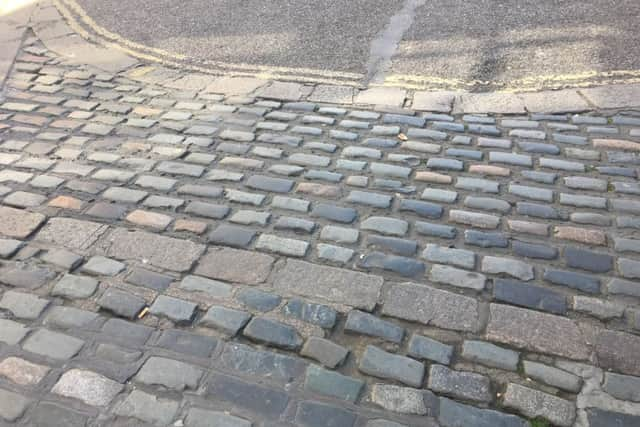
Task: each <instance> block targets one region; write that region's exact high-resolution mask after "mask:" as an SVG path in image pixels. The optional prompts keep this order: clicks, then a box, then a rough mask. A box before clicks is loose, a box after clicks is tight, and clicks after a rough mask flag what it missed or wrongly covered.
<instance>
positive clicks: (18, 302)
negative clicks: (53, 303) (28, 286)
mask: <svg viewBox="0 0 640 427" xmlns="http://www.w3.org/2000/svg"><path fill="white" fill-rule="evenodd" d="M49 303H50V301H49V300H47V299H44V298H38V297H37V296H36V295H32V294H28V293H24V292H16V291H6V292H5V293H4V294H3V295H2V299H0V309H3V310H7V311H9V312H10V313H11V314H13V316H14V317H17V318H19V319H28V320H34V319H37V318H38V317H39V316H40V314H42V312H43V311H44V310H45V308H47V306H48V305H49Z"/></svg>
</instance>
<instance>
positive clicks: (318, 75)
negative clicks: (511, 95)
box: [53, 0, 640, 92]
mask: <svg viewBox="0 0 640 427" xmlns="http://www.w3.org/2000/svg"><path fill="white" fill-rule="evenodd" d="M53 1H54V4H55V5H56V6H57V7H58V9H59V10H60V11H61V13H62V14H63V16H64V17H65V19H67V21H69V23H70V26H71V27H72V29H73V30H74V31H76V32H77V33H78V34H79V35H81V36H82V37H84V38H86V39H90V40H93V41H98V42H99V43H100V44H102V45H104V46H108V47H112V48H116V49H118V50H120V51H122V52H124V53H126V54H128V55H131V56H133V57H136V58H139V59H144V60H147V61H151V62H155V63H159V64H164V65H168V66H171V67H176V68H182V69H187V70H190V71H197V72H201V73H206V74H221V75H225V76H238V77H256V78H262V79H266V80H289V81H296V82H303V83H305V82H308V83H320V84H332V85H347V86H361V84H360V82H361V81H362V80H363V79H364V75H363V74H357V73H345V72H335V71H325V70H317V69H311V68H302V67H301V68H291V67H275V66H264V65H251V64H242V63H226V62H219V61H210V60H202V61H199V64H202V65H193V64H192V63H186V62H187V61H188V58H187V57H186V56H184V55H180V54H176V53H173V52H169V51H166V50H163V49H158V48H154V47H150V46H145V45H142V44H139V43H136V42H134V41H131V40H128V39H126V38H123V37H121V36H119V35H118V34H115V33H112V32H110V31H108V30H106V29H105V28H103V27H101V26H100V25H98V24H97V23H96V22H95V21H94V20H93V19H92V18H91V17H90V16H89V15H88V14H87V13H86V11H85V10H84V9H83V8H82V7H81V6H80V5H79V4H78V3H77V2H76V1H75V0H53ZM63 4H64V5H63ZM65 6H67V7H68V8H69V9H71V11H70V10H69V9H67V7H65ZM74 13H75V15H77V16H78V17H79V18H80V20H81V21H82V23H83V25H85V26H86V27H88V28H89V30H90V31H92V32H93V33H95V34H96V35H98V36H100V37H102V38H104V39H106V40H100V39H99V38H96V37H94V36H93V35H91V34H90V33H89V32H87V31H86V30H85V29H84V28H83V27H82V25H81V24H80V23H79V22H78V20H77V19H76V16H74ZM140 72H142V71H140ZM147 72H148V71H147ZM638 82H640V70H612V71H584V72H580V73H574V74H557V75H541V76H531V77H524V78H520V79H516V80H512V81H508V82H500V81H487V80H465V79H459V78H445V77H438V76H428V75H415V74H393V75H389V76H386V77H385V80H384V82H383V83H380V84H371V86H397V87H402V88H405V89H413V90H454V91H466V90H471V89H475V88H481V87H488V88H493V89H494V90H495V91H497V92H527V91H529V92H530V91H538V90H544V89H548V90H551V89H562V88H568V87H572V88H580V87H588V86H593V85H594V84H598V83H606V84H618V83H638Z"/></svg>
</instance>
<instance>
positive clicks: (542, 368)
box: [522, 360, 582, 393]
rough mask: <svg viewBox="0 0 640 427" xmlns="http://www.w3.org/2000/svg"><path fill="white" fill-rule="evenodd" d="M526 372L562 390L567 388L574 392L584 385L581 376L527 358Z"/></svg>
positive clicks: (524, 365) (524, 366)
mask: <svg viewBox="0 0 640 427" xmlns="http://www.w3.org/2000/svg"><path fill="white" fill-rule="evenodd" d="M522 366H523V368H524V373H525V374H526V375H527V376H529V377H531V378H533V379H535V380H538V381H542V382H543V383H545V384H548V385H550V386H553V387H557V388H559V389H562V390H567V391H570V392H573V393H577V392H579V391H580V387H581V386H582V380H581V378H580V377H579V376H577V375H573V374H572V373H569V372H567V371H563V370H562V369H558V368H554V367H552V366H547V365H544V364H542V363H537V362H532V361H530V360H525V361H524V362H523V363H522Z"/></svg>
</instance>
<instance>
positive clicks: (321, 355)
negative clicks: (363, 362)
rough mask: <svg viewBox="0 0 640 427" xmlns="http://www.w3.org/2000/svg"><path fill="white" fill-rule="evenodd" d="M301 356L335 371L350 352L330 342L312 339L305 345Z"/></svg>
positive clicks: (316, 338)
mask: <svg viewBox="0 0 640 427" xmlns="http://www.w3.org/2000/svg"><path fill="white" fill-rule="evenodd" d="M300 354H301V355H303V356H307V357H310V358H312V359H315V360H317V361H318V362H320V363H322V364H323V365H324V366H326V367H327V368H332V369H333V368H335V367H337V366H338V365H340V364H341V363H342V362H343V361H344V360H345V359H346V357H347V355H348V354H349V350H347V349H346V348H344V347H342V346H340V345H338V344H335V343H333V342H331V341H329V340H326V339H323V338H318V337H310V338H309V339H308V340H307V341H306V342H305V343H304V347H302V350H301V351H300Z"/></svg>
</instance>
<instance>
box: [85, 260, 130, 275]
mask: <svg viewBox="0 0 640 427" xmlns="http://www.w3.org/2000/svg"><path fill="white" fill-rule="evenodd" d="M125 268H126V265H125V264H123V263H121V262H118V261H115V260H112V259H109V258H105V257H103V256H93V257H91V258H89V260H88V261H87V262H86V264H85V265H83V266H82V271H83V272H85V273H88V274H93V275H96V276H115V275H117V274H118V273H120V272H121V271H122V270H124V269H125Z"/></svg>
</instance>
